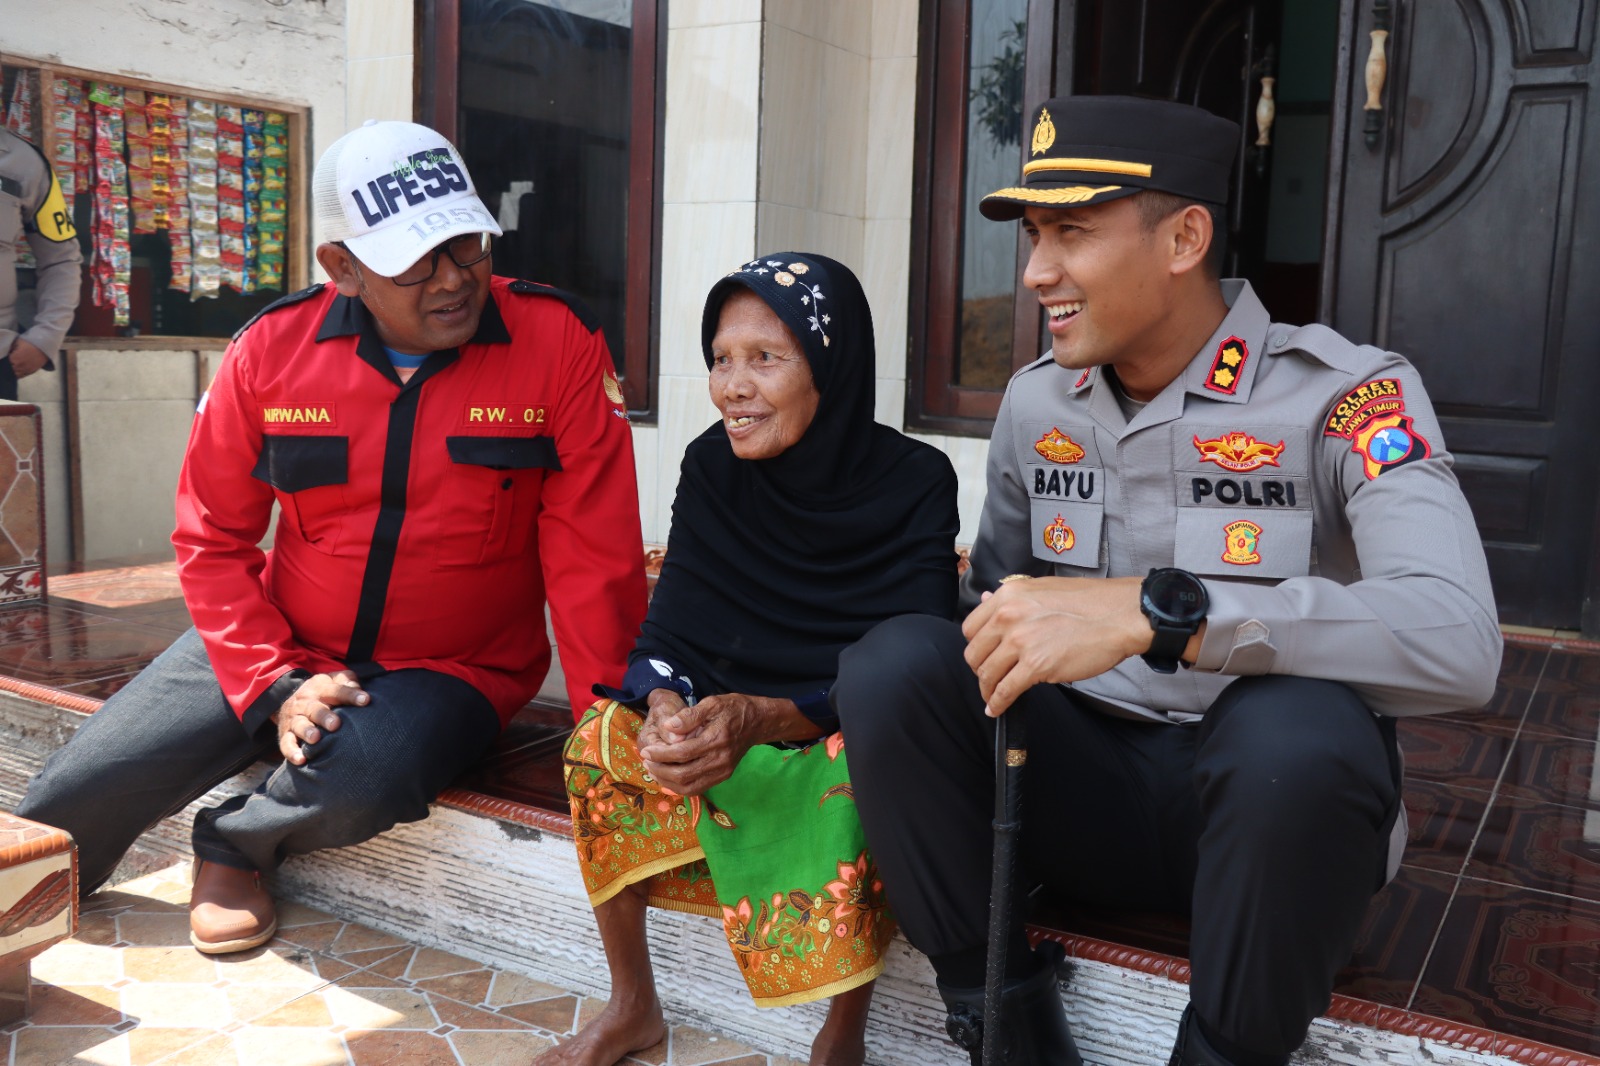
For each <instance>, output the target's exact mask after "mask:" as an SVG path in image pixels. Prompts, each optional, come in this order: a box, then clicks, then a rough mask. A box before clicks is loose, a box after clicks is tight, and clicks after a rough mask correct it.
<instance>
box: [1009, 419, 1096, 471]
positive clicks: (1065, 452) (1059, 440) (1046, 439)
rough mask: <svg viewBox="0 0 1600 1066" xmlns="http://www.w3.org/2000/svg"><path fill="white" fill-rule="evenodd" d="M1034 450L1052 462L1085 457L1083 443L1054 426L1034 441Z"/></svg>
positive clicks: (1063, 462)
mask: <svg viewBox="0 0 1600 1066" xmlns="http://www.w3.org/2000/svg"><path fill="white" fill-rule="evenodd" d="M1023 439H1024V440H1026V439H1027V438H1026V437H1024V438H1023ZM1033 450H1034V451H1036V452H1038V453H1039V454H1040V455H1042V456H1044V457H1045V458H1046V459H1048V460H1050V461H1051V462H1052V463H1062V464H1067V463H1075V462H1077V461H1078V460H1079V459H1082V458H1083V447H1082V445H1080V444H1079V443H1078V442H1077V441H1075V440H1073V439H1072V438H1071V437H1069V436H1067V435H1066V434H1065V433H1063V432H1061V430H1059V429H1056V428H1055V427H1053V426H1052V427H1051V429H1050V432H1049V433H1046V434H1045V435H1044V436H1042V437H1040V438H1039V439H1038V440H1037V441H1035V442H1034V445H1033Z"/></svg>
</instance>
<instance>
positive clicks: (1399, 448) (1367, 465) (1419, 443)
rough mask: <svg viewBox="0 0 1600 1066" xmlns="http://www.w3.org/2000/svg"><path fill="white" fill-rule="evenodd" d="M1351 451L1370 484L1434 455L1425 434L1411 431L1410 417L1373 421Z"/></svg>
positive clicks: (1397, 415) (1394, 417)
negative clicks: (1383, 475)
mask: <svg viewBox="0 0 1600 1066" xmlns="http://www.w3.org/2000/svg"><path fill="white" fill-rule="evenodd" d="M1350 447H1351V450H1352V451H1354V452H1355V453H1356V454H1357V455H1359V456H1361V468H1362V470H1361V472H1362V473H1364V474H1366V475H1367V480H1368V481H1371V480H1372V479H1373V478H1375V477H1377V476H1378V475H1379V474H1382V473H1384V472H1385V471H1388V470H1393V469H1394V468H1395V467H1397V466H1404V465H1405V464H1407V463H1414V462H1416V461H1417V460H1418V459H1426V458H1428V456H1430V455H1432V454H1433V450H1432V449H1431V448H1429V447H1428V442H1427V441H1426V440H1424V439H1423V437H1422V434H1420V433H1418V432H1417V431H1416V430H1415V429H1412V428H1411V416H1410V415H1402V414H1389V415H1379V416H1377V417H1376V418H1373V419H1370V420H1369V421H1368V422H1367V423H1366V425H1364V426H1363V427H1362V428H1361V430H1360V431H1359V432H1357V433H1356V435H1355V441H1354V442H1353V443H1352V444H1351V445H1350Z"/></svg>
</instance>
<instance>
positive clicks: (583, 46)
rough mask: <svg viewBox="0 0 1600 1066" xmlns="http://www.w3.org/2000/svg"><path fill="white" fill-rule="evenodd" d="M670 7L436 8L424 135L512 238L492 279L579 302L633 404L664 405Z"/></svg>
mask: <svg viewBox="0 0 1600 1066" xmlns="http://www.w3.org/2000/svg"><path fill="white" fill-rule="evenodd" d="M662 6H664V5H663V4H662V3H661V2H660V0H435V2H434V3H431V4H428V5H426V10H425V15H424V35H425V39H428V40H429V41H430V45H429V47H428V48H427V49H426V51H425V54H424V57H423V63H424V72H423V107H422V110H423V116H424V117H423V121H425V122H430V123H431V124H432V125H434V126H435V127H436V128H439V129H440V130H441V131H442V132H445V133H446V134H447V135H449V136H451V138H452V140H454V141H455V143H456V145H457V146H458V147H459V148H460V150H461V153H462V156H463V157H464V158H465V159H466V161H467V165H468V167H469V168H470V169H471V171H472V176H473V180H474V181H475V182H476V183H477V187H478V193H479V195H480V196H481V197H482V198H483V201H484V203H485V204H486V205H487V206H488V207H489V210H491V211H493V212H494V213H495V214H496V216H497V217H498V219H499V221H500V225H501V227H502V228H503V229H504V230H505V231H506V232H505V236H504V237H502V238H501V239H499V240H498V241H497V242H496V244H495V249H494V265H495V272H496V273H499V274H504V275H509V276H512V277H521V278H527V279H529V280H531V281H540V282H545V283H547V284H551V285H555V286H558V287H560V288H563V289H567V290H570V291H571V292H574V293H576V294H577V295H579V296H580V297H582V299H583V300H584V302H585V303H586V304H588V305H589V307H590V308H591V309H592V310H593V311H594V312H595V314H596V315H597V317H598V318H599V319H600V322H601V325H602V327H603V328H604V330H605V335H606V340H607V342H608V343H609V344H610V347H611V352H612V356H613V358H614V359H615V360H616V364H617V373H618V376H619V377H620V378H621V379H622V382H623V389H624V393H625V395H626V397H627V401H628V406H629V407H630V408H632V409H633V410H635V411H647V410H648V409H649V408H650V407H651V406H652V401H653V392H654V389H653V381H652V378H653V374H652V373H651V353H652V351H653V348H654V337H653V331H654V330H653V316H652V314H651V310H652V305H653V303H654V299H653V297H654V292H655V289H654V284H655V283H654V278H655V275H656V271H655V265H656V258H657V257H656V248H657V245H658V240H657V235H658V222H657V217H658V212H657V210H656V202H657V192H656V190H657V188H659V182H658V181H657V180H656V178H657V174H658V168H657V165H656V164H657V160H656V156H657V151H656V146H657V144H658V143H659V135H658V134H659V117H660V113H659V108H658V106H657V103H658V100H659V99H660V93H659V92H658V89H659V85H658V77H657V76H658V72H659V71H661V69H662V67H663V66H664V64H662V63H660V62H658V60H659V55H658V51H659V45H660V44H661V43H663V42H662V41H660V40H658V37H661V36H664V35H658V33H657V14H658V9H659V8H660V7H662Z"/></svg>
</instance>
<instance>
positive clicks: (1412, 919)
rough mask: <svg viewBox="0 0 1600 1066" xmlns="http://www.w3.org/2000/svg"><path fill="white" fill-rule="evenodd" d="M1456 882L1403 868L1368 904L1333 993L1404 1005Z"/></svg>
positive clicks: (1442, 918) (1445, 875) (1446, 875)
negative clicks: (1353, 944) (1364, 916)
mask: <svg viewBox="0 0 1600 1066" xmlns="http://www.w3.org/2000/svg"><path fill="white" fill-rule="evenodd" d="M1454 883H1455V878H1454V877H1453V876H1451V875H1448V874H1441V873H1437V872H1435V871H1432V870H1420V869H1417V868H1415V867H1410V866H1402V867H1401V868H1400V872H1399V874H1397V875H1396V876H1395V879H1394V880H1393V881H1391V882H1390V883H1389V884H1388V885H1387V886H1385V887H1384V889H1383V890H1382V891H1381V892H1379V893H1378V894H1377V895H1376V896H1374V897H1373V900H1372V903H1371V905H1369V906H1368V908H1367V916H1366V919H1365V920H1364V921H1363V922H1362V926H1361V932H1360V933H1359V934H1357V936H1356V946H1355V952H1354V954H1353V955H1352V958H1351V961H1350V965H1348V966H1346V967H1345V968H1344V969H1343V970H1342V971H1340V973H1339V977H1338V979H1337V980H1336V982H1335V984H1334V991H1335V992H1339V993H1342V994H1344V995H1347V996H1356V997H1358V998H1360V999H1365V1000H1370V1001H1372V1002H1374V1003H1383V1004H1387V1005H1389V1006H1393V1007H1405V1006H1406V1005H1407V1004H1408V1003H1409V1002H1410V1000H1411V995H1412V989H1413V988H1414V987H1415V986H1416V983H1417V980H1418V978H1419V977H1421V975H1422V967H1423V964H1424V963H1425V962H1426V960H1427V958H1428V950H1429V948H1430V946H1431V945H1432V943H1433V936H1434V933H1435V932H1436V931H1437V930H1438V929H1439V926H1440V923H1441V922H1442V921H1443V920H1444V918H1445V914H1446V911H1447V910H1448V909H1449V906H1450V893H1451V887H1452V886H1453V885H1454Z"/></svg>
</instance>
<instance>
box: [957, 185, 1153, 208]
mask: <svg viewBox="0 0 1600 1066" xmlns="http://www.w3.org/2000/svg"><path fill="white" fill-rule="evenodd" d="M1120 188H1122V186H1120V185H1101V186H1098V187H1097V186H1093V185H1068V186H1065V187H1064V188H1060V189H1028V188H1021V187H1018V188H1012V189H999V190H996V191H995V192H992V193H990V194H989V195H988V196H985V197H984V199H985V200H1022V201H1025V202H1027V203H1030V204H1052V205H1054V204H1081V203H1087V202H1088V201H1090V200H1093V199H1094V198H1095V197H1096V196H1099V195H1100V194H1101V193H1103V192H1116V191H1117V190H1118V189H1120Z"/></svg>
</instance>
